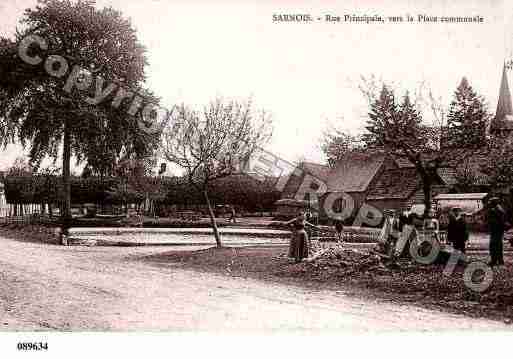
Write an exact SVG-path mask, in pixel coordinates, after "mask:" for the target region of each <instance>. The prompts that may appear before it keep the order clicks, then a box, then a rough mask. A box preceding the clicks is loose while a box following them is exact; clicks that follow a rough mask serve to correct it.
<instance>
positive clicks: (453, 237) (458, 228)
mask: <svg viewBox="0 0 513 359" xmlns="http://www.w3.org/2000/svg"><path fill="white" fill-rule="evenodd" d="M468 237H469V234H468V229H467V223H466V222H465V218H464V216H463V213H462V212H461V208H459V207H454V208H453V209H452V213H450V214H449V226H448V227H447V242H449V243H451V244H452V246H453V248H454V249H456V250H458V251H460V252H461V253H465V244H466V243H467V241H468Z"/></svg>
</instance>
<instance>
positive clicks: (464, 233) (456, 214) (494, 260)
mask: <svg viewBox="0 0 513 359" xmlns="http://www.w3.org/2000/svg"><path fill="white" fill-rule="evenodd" d="M487 221H488V229H489V232H490V241H489V251H490V262H489V263H488V264H489V265H490V266H492V267H493V266H500V265H504V246H503V240H504V232H505V231H506V230H507V229H508V227H509V226H510V224H509V223H508V221H507V218H506V211H505V210H504V208H503V207H502V205H501V202H500V199H499V198H497V197H492V198H490V199H489V201H488V210H487ZM468 239H469V231H468V228H467V223H466V221H465V215H464V214H463V213H462V210H461V208H459V207H455V208H453V209H452V213H451V215H450V216H449V226H448V228H447V241H448V242H449V243H451V244H452V245H453V247H454V249H457V250H459V251H460V252H462V253H465V250H466V243H467V241H468Z"/></svg>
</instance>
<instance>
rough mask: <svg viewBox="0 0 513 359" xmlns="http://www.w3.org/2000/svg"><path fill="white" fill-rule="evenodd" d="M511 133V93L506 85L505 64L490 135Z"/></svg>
mask: <svg viewBox="0 0 513 359" xmlns="http://www.w3.org/2000/svg"><path fill="white" fill-rule="evenodd" d="M511 131H513V105H512V103H511V92H510V90H509V85H508V75H507V73H506V63H504V67H503V68H502V79H501V87H500V90H499V101H498V102H497V111H496V112H495V117H494V118H493V119H492V122H491V124H490V132H491V133H492V134H494V133H495V134H505V133H504V132H511Z"/></svg>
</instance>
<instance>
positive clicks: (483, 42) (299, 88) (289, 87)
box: [0, 0, 513, 168]
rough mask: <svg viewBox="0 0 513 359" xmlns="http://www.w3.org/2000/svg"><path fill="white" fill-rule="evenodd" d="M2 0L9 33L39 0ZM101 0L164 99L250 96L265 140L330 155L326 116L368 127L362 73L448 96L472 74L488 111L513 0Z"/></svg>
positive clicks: (297, 155) (7, 158)
mask: <svg viewBox="0 0 513 359" xmlns="http://www.w3.org/2000/svg"><path fill="white" fill-rule="evenodd" d="M0 1H2V2H1V3H0V34H2V35H3V36H12V34H13V33H14V31H15V29H16V26H17V23H18V21H19V20H20V18H21V16H22V14H23V10H24V9H25V8H27V7H33V6H34V4H35V3H36V1H35V0H14V1H12V0H10V1H9V2H6V0H0ZM104 6H112V7H114V8H116V9H118V10H120V11H122V13H123V14H124V15H125V16H126V17H129V18H130V19H131V21H132V23H133V25H134V26H135V28H136V29H137V32H138V36H139V39H140V41H141V42H142V43H143V44H144V45H145V46H146V47H147V49H148V59H149V66H148V68H147V77H148V79H147V85H148V86H149V87H150V88H151V89H152V90H154V91H155V92H156V93H157V94H158V95H159V96H160V97H161V98H162V104H163V105H164V106H168V107H172V106H173V105H174V104H178V103H186V104H190V105H193V106H198V108H201V106H203V105H204V104H206V103H208V102H209V101H210V100H212V99H214V98H215V97H217V96H222V97H225V98H235V99H244V98H247V97H251V98H252V99H253V103H254V104H255V106H256V107H257V108H264V109H266V110H267V111H269V112H270V113H271V114H272V118H273V121H274V136H273V139H272V141H271V142H270V143H269V144H268V145H267V146H266V148H267V149H268V150H270V151H271V152H273V153H275V154H276V155H277V156H279V157H281V158H283V159H285V160H289V161H296V160H299V159H306V160H310V161H314V162H323V161H324V157H323V155H322V152H321V151H320V149H319V143H320V138H321V136H322V133H323V130H325V129H326V128H329V127H330V126H335V127H337V128H340V129H344V130H346V131H349V132H352V133H358V132H359V131H362V130H363V128H364V126H365V121H366V115H367V105H366V102H365V99H364V97H363V96H362V94H361V92H360V91H359V89H358V84H359V82H360V78H361V76H364V77H369V76H371V75H374V76H376V77H378V78H382V79H383V80H384V81H385V82H393V84H394V85H395V86H396V88H397V91H398V95H403V94H404V91H406V90H409V91H410V92H414V91H415V90H416V89H417V88H418V87H419V86H420V84H421V83H424V84H425V86H426V87H428V88H431V89H432V91H433V93H434V94H435V95H436V96H437V97H440V98H441V99H442V102H444V103H445V104H448V103H450V101H451V100H452V96H453V92H454V90H455V89H456V87H457V85H458V84H459V82H460V81H461V78H462V77H463V76H465V77H467V79H468V80H469V82H470V84H471V85H472V86H473V87H474V88H475V89H476V90H477V91H478V93H480V94H481V95H483V96H484V98H485V100H486V102H487V104H488V105H489V109H490V111H491V112H492V113H493V112H494V111H495V107H496V104H497V97H498V90H499V83H500V76H501V72H502V65H503V63H504V61H505V60H507V59H510V58H511V57H512V51H513V31H512V30H513V26H512V24H513V21H512V18H513V11H512V10H513V5H512V6H508V5H506V2H502V1H495V0H483V1H475V0H474V1H472V0H470V1H462V0H452V1H446V0H430V1H411V0H410V1H408V0H403V1H400V0H399V1H315V2H314V1H292V0H281V1H280V0H278V1H268V0H263V1H259V2H258V3H257V2H255V1H244V0H240V1H235V0H224V1H217V0H211V1H199V0H189V1H185V0H175V1H150V0H97V7H104ZM277 14H310V15H311V16H312V17H313V18H314V19H317V18H318V17H321V18H324V16H325V15H328V14H330V15H333V16H341V17H343V16H344V15H346V14H347V15H358V16H362V15H368V16H372V15H381V16H382V17H387V16H403V17H405V16H406V14H410V15H411V16H413V17H414V18H415V19H417V17H418V15H427V16H476V15H479V16H482V17H483V19H484V21H483V23H481V24H476V23H459V24H442V23H440V22H437V23H424V22H417V21H415V22H412V23H390V22H385V23H383V24H365V23H347V22H341V23H327V22H325V21H322V20H321V21H317V20H315V21H313V22H310V23H291V22H273V15H277ZM510 14H511V15H510ZM510 77H513V74H512V75H511V76H510ZM426 118H428V119H429V115H428V113H427V109H426ZM20 151H21V149H20V148H19V146H10V147H9V148H8V149H6V151H4V152H1V153H0V168H2V167H6V166H8V165H9V164H10V163H11V162H12V161H13V159H14V158H15V157H16V156H17V155H18V154H19V153H20Z"/></svg>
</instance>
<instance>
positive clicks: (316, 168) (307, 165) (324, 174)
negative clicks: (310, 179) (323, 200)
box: [301, 162, 331, 181]
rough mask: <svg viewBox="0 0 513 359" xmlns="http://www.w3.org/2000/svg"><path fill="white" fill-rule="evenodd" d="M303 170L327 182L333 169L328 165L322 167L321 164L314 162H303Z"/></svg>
mask: <svg viewBox="0 0 513 359" xmlns="http://www.w3.org/2000/svg"><path fill="white" fill-rule="evenodd" d="M301 166H302V167H301V168H302V169H303V170H304V171H306V172H308V173H310V174H311V175H312V176H314V177H316V178H318V179H320V180H322V181H327V179H328V176H329V174H330V171H331V168H329V167H328V166H326V165H321V164H319V163H313V162H302V163H301Z"/></svg>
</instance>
